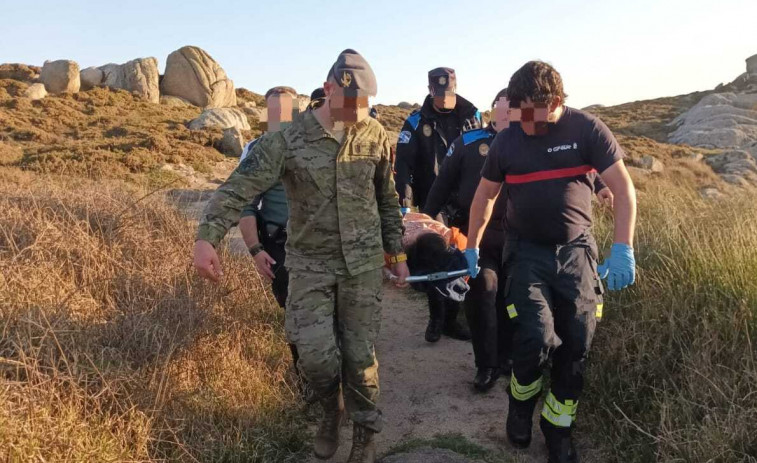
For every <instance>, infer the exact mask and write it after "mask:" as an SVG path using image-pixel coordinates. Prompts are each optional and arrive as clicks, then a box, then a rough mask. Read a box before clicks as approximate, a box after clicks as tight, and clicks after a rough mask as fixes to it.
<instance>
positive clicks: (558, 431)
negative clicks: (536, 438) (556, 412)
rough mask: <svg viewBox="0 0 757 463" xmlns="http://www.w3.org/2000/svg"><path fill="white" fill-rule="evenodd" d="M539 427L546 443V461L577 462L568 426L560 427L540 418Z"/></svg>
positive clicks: (576, 453) (548, 462) (552, 462)
mask: <svg viewBox="0 0 757 463" xmlns="http://www.w3.org/2000/svg"><path fill="white" fill-rule="evenodd" d="M539 427H540V428H541V432H542V434H544V440H545V441H546V443H547V463H578V462H579V459H578V452H576V447H575V446H574V445H573V438H572V437H571V435H570V434H571V433H570V428H560V427H557V426H555V425H553V424H552V423H550V422H549V421H547V420H545V419H544V418H542V419H541V420H539Z"/></svg>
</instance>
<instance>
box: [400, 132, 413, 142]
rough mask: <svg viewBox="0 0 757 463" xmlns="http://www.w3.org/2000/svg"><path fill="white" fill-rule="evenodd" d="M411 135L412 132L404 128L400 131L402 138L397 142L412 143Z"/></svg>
mask: <svg viewBox="0 0 757 463" xmlns="http://www.w3.org/2000/svg"><path fill="white" fill-rule="evenodd" d="M411 136H412V135H411V134H410V132H409V131H407V130H403V131H402V132H400V139H399V140H397V143H398V144H404V143H410V137H411Z"/></svg>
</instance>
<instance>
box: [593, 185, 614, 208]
mask: <svg viewBox="0 0 757 463" xmlns="http://www.w3.org/2000/svg"><path fill="white" fill-rule="evenodd" d="M597 199H599V202H600V203H602V204H604V205H605V206H607V207H609V208H610V209H612V206H613V202H614V201H615V196H614V195H613V194H612V191H610V189H609V188H607V187H604V188H602V189H601V190H599V191H598V192H597Z"/></svg>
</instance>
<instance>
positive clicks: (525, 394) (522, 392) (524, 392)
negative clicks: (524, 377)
mask: <svg viewBox="0 0 757 463" xmlns="http://www.w3.org/2000/svg"><path fill="white" fill-rule="evenodd" d="M541 386H542V378H541V376H540V377H539V379H537V380H536V381H534V382H533V383H531V384H525V385H524V384H520V383H518V379H517V378H516V377H515V375H514V374H513V375H510V394H512V396H513V398H514V399H515V400H520V401H521V402H523V401H526V400H529V399H531V398H533V397H534V396H535V395H537V394H539V393H540V392H541Z"/></svg>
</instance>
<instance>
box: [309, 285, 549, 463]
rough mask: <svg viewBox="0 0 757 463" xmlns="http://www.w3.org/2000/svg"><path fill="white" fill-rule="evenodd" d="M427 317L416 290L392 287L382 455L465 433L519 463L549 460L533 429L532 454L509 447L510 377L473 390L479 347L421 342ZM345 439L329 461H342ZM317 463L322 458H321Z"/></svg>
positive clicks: (382, 348)
mask: <svg viewBox="0 0 757 463" xmlns="http://www.w3.org/2000/svg"><path fill="white" fill-rule="evenodd" d="M427 320H428V309H427V306H426V300H425V297H424V296H423V295H422V294H421V293H417V292H414V291H413V290H411V289H408V290H397V289H395V288H394V287H393V286H391V285H388V284H387V286H386V291H385V296H384V308H383V320H382V325H381V334H380V335H379V342H378V345H377V347H376V350H377V356H378V359H379V364H380V367H379V375H380V378H381V400H380V407H381V410H382V411H383V413H384V417H385V420H386V426H385V428H384V431H383V432H381V433H380V434H379V435H378V450H379V454H384V453H385V452H386V451H388V450H389V449H391V448H392V447H394V446H396V445H397V444H400V443H402V442H404V441H407V440H409V439H427V438H432V437H434V436H435V435H436V434H444V433H460V434H462V435H463V436H465V437H467V438H468V439H470V440H471V441H473V442H475V443H477V444H480V445H482V446H484V447H486V448H489V449H493V450H505V451H507V452H508V453H512V455H513V456H514V457H515V458H514V461H518V462H523V463H526V462H528V463H530V462H539V463H542V462H544V461H546V453H545V451H544V444H543V443H544V440H543V438H542V437H541V434H540V432H539V431H538V429H537V428H536V427H535V428H534V442H533V443H532V444H531V448H529V449H528V450H526V451H516V450H514V449H513V448H512V447H510V446H509V445H508V444H507V443H506V437H505V432H504V426H505V417H506V415H507V393H506V389H505V388H506V385H507V379H506V378H501V379H500V381H499V382H498V383H497V385H496V386H495V387H494V388H493V389H492V390H490V391H489V392H488V393H486V394H480V393H475V392H474V390H473V385H472V382H473V376H474V375H475V368H474V365H473V348H472V346H471V343H470V342H461V341H455V340H452V339H450V338H447V337H442V339H441V340H440V341H439V342H437V343H435V344H430V343H427V342H426V341H425V340H424V339H423V333H424V331H425V329H426V322H427ZM343 434H345V435H346V436H345V437H346V438H347V439H345V442H344V443H343V444H342V445H341V446H340V449H339V452H338V453H337V455H336V456H335V458H333V459H331V460H329V461H330V462H344V461H345V460H346V459H347V456H348V454H349V448H350V441H349V437H350V434H351V429H350V428H343ZM312 461H322V460H315V459H312Z"/></svg>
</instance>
